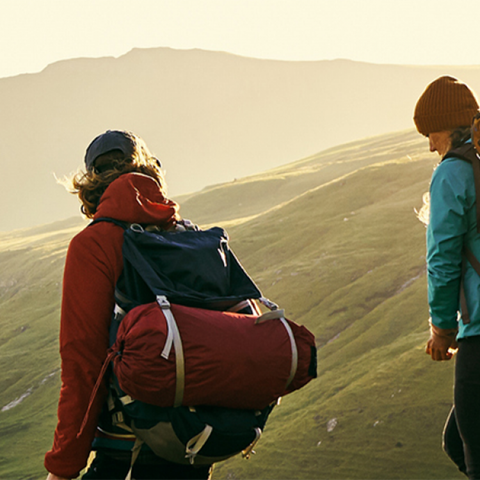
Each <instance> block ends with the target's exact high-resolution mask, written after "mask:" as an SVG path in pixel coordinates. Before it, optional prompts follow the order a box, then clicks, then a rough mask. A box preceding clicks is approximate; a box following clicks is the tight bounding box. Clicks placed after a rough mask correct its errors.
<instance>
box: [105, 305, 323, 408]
mask: <svg viewBox="0 0 480 480" xmlns="http://www.w3.org/2000/svg"><path fill="white" fill-rule="evenodd" d="M272 317H273V318H272ZM110 355H111V356H113V355H115V356H114V361H113V363H114V373H115V375H116V377H117V379H118V382H119V385H120V387H121V389H122V390H123V391H124V392H125V393H126V394H127V395H128V396H130V397H131V398H132V399H134V400H140V401H142V402H145V403H149V404H151V405H156V406H159V407H171V406H180V405H184V406H194V405H210V406H221V407H229V408H241V409H256V410H261V409H263V408H265V407H266V406H268V405H269V404H270V403H272V402H274V401H276V400H277V399H278V398H279V397H281V396H284V395H286V394H288V393H290V392H292V391H294V390H297V389H299V388H301V387H302V386H304V385H305V384H306V383H308V382H309V381H310V380H311V379H312V378H314V377H315V376H316V348H315V338H314V336H313V334H312V333H310V332H309V331H308V330H307V329H306V328H305V327H303V326H300V325H297V324H296V323H294V322H292V321H290V320H286V319H285V318H283V311H277V312H275V311H274V312H270V313H267V314H265V315H263V316H257V315H246V314H240V313H232V312H222V311H214V310H205V309H200V308H192V307H186V306H181V305H173V304H172V305H171V306H170V304H169V303H168V301H167V300H166V298H165V297H157V302H153V303H148V304H145V305H141V306H138V307H136V308H134V309H132V310H131V311H130V312H129V313H128V314H127V315H126V316H125V317H124V318H123V320H122V321H121V323H120V326H119V330H118V332H117V337H116V341H115V343H114V345H113V346H112V348H111V354H110Z"/></svg>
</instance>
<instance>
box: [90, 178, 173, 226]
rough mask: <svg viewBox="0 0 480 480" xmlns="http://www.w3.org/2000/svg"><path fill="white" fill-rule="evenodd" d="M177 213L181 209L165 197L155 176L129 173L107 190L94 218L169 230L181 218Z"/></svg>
mask: <svg viewBox="0 0 480 480" xmlns="http://www.w3.org/2000/svg"><path fill="white" fill-rule="evenodd" d="M178 210H179V206H178V205H177V204H176V203H175V202H174V201H172V200H168V199H167V198H165V196H164V195H163V194H162V192H161V191H160V188H159V186H158V183H157V182H156V181H155V180H154V179H153V178H152V177H149V176H147V175H143V174H142V173H127V174H124V175H122V176H120V177H119V178H117V179H116V180H115V181H113V182H112V183H111V184H110V185H109V186H108V187H107V189H106V190H105V193H104V194H103V195H102V198H101V199H100V203H99V205H98V208H97V211H96V213H95V216H94V218H95V219H97V218H101V217H110V218H115V219H116V220H121V221H124V222H127V223H143V224H150V225H161V226H163V227H164V228H169V227H172V226H173V225H175V222H176V221H177V220H178V219H179V218H180V217H179V215H178Z"/></svg>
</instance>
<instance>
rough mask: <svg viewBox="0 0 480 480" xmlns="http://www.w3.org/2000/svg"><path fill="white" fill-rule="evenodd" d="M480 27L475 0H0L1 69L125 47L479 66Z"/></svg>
mask: <svg viewBox="0 0 480 480" xmlns="http://www.w3.org/2000/svg"><path fill="white" fill-rule="evenodd" d="M479 28H480V0H0V46H1V48H0V77H6V76H12V75H17V74H19V73H30V72H38V71H40V70H42V69H43V68H45V67H46V66H47V65H48V64H50V63H53V62H55V61H58V60H63V59H67V58H78V57H101V56H115V57H118V56H120V55H123V54H125V53H127V52H128V51H129V50H131V49H132V48H134V47H172V48H179V49H186V48H202V49H205V50H222V51H227V52H231V53H236V54H239V55H245V56H251V57H258V58H271V59H285V60H325V59H334V58H348V59H351V60H359V61H366V62H371V63H395V64H417V65H418V64H424V65H433V64H436V65H439V64H440V65H453V64H457V65H471V64H477V65H478V64H480V47H479V46H478V31H479ZM475 32H477V33H475Z"/></svg>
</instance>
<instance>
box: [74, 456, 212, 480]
mask: <svg viewBox="0 0 480 480" xmlns="http://www.w3.org/2000/svg"><path fill="white" fill-rule="evenodd" d="M130 459H131V454H130V453H129V452H128V453H123V452H117V451H109V450H98V451H97V453H96V456H95V459H94V460H93V462H92V464H91V465H90V468H89V469H88V471H87V472H86V473H85V474H84V475H83V477H82V480H124V478H125V477H126V476H127V473H128V471H129V470H130ZM210 470H211V467H210V466H207V467H196V466H194V465H177V464H175V463H170V462H166V461H164V460H162V459H160V458H158V457H155V456H154V455H153V454H151V455H150V456H149V455H146V456H145V455H144V456H143V457H140V458H139V459H138V460H137V461H136V462H135V465H134V466H133V470H132V478H134V479H135V480H181V479H188V480H206V479H208V478H210Z"/></svg>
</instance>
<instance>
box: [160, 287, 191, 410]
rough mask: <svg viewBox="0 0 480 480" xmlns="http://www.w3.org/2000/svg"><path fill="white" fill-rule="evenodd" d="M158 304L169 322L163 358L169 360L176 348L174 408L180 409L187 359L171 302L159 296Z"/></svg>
mask: <svg viewBox="0 0 480 480" xmlns="http://www.w3.org/2000/svg"><path fill="white" fill-rule="evenodd" d="M157 303H158V305H159V306H160V308H161V309H162V312H163V315H164V316H165V320H166V322H167V328H168V333H167V339H166V341H165V346H164V349H163V351H162V357H163V358H165V359H168V357H169V355H170V351H171V349H172V344H173V346H174V347H175V368H176V384H175V399H174V402H173V406H174V407H180V406H181V405H182V402H183V394H184V392H185V358H184V356H183V347H182V339H181V337H180V332H179V330H178V326H177V322H176V321H175V317H174V316H173V313H172V310H171V309H170V302H169V301H168V300H167V297H165V296H163V295H158V296H157Z"/></svg>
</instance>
